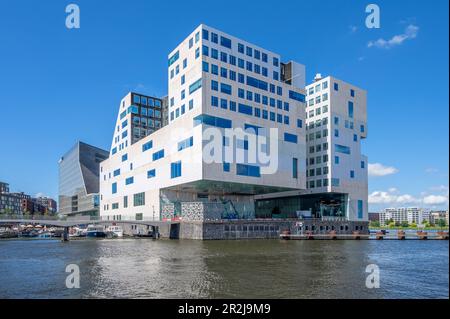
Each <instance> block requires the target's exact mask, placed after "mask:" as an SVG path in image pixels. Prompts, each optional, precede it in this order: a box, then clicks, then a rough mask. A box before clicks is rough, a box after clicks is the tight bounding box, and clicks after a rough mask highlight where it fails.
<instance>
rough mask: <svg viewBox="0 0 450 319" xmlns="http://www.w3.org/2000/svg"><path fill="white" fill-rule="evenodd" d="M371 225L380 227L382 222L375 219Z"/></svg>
mask: <svg viewBox="0 0 450 319" xmlns="http://www.w3.org/2000/svg"><path fill="white" fill-rule="evenodd" d="M370 226H371V227H380V222H379V221H378V220H373V221H371V222H370Z"/></svg>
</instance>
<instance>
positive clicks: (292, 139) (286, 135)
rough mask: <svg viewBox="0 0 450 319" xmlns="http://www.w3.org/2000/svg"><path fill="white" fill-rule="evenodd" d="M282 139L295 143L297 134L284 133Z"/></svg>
mask: <svg viewBox="0 0 450 319" xmlns="http://www.w3.org/2000/svg"><path fill="white" fill-rule="evenodd" d="M284 141H285V142H289V143H294V144H297V135H294V134H289V133H284Z"/></svg>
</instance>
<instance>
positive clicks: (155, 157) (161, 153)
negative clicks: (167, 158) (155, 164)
mask: <svg viewBox="0 0 450 319" xmlns="http://www.w3.org/2000/svg"><path fill="white" fill-rule="evenodd" d="M161 158H164V150H163V149H162V150H159V151H158V152H155V153H153V155H152V159H153V161H157V160H159V159H161Z"/></svg>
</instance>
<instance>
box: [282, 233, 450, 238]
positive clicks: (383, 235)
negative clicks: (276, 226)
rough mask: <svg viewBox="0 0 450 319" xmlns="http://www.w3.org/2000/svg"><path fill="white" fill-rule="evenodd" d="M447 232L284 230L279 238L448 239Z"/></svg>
mask: <svg viewBox="0 0 450 319" xmlns="http://www.w3.org/2000/svg"><path fill="white" fill-rule="evenodd" d="M448 238H449V234H448V232H430V233H428V232H424V231H418V232H416V233H406V232H404V231H398V232H397V233H393V234H386V233H383V232H377V233H370V234H363V233H360V232H353V233H352V234H337V233H336V232H335V231H331V232H328V233H326V234H324V233H321V234H315V233H312V232H305V233H303V234H302V233H301V234H291V233H290V232H289V231H284V232H282V233H281V234H280V239H283V240H448Z"/></svg>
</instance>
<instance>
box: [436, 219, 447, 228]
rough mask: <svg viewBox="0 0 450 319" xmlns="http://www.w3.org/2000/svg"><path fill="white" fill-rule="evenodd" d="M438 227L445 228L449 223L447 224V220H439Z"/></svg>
mask: <svg viewBox="0 0 450 319" xmlns="http://www.w3.org/2000/svg"><path fill="white" fill-rule="evenodd" d="M438 226H439V227H445V226H447V223H446V222H445V219H439V220H438Z"/></svg>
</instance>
